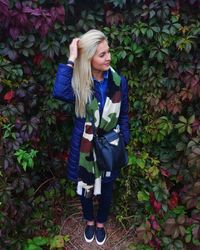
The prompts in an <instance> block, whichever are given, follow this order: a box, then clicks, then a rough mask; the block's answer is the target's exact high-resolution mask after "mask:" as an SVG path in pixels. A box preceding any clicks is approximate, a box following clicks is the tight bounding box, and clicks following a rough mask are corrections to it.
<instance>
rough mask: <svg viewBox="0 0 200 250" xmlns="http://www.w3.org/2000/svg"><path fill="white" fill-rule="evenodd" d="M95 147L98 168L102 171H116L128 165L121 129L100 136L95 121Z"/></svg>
mask: <svg viewBox="0 0 200 250" xmlns="http://www.w3.org/2000/svg"><path fill="white" fill-rule="evenodd" d="M91 122H92V126H93V133H94V137H93V145H94V150H95V154H96V161H97V165H98V168H99V169H100V170H102V171H115V170H118V169H120V168H121V167H124V166H126V165H127V164H128V153H127V150H126V147H125V143H124V138H123V135H122V134H121V133H120V131H119V129H113V130H112V131H110V132H108V133H106V134H104V135H102V136H98V134H97V130H96V128H95V125H94V121H93V119H92V120H91Z"/></svg>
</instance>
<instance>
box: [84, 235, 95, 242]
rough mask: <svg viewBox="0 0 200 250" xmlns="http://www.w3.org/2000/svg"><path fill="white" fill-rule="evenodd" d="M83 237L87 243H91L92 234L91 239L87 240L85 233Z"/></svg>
mask: <svg viewBox="0 0 200 250" xmlns="http://www.w3.org/2000/svg"><path fill="white" fill-rule="evenodd" d="M84 239H85V241H86V242H87V243H91V242H92V241H93V240H94V236H93V237H92V239H90V240H89V239H88V238H86V236H85V233H84Z"/></svg>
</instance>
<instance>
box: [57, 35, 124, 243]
mask: <svg viewBox="0 0 200 250" xmlns="http://www.w3.org/2000/svg"><path fill="white" fill-rule="evenodd" d="M69 50H70V55H69V60H68V62H67V64H66V65H64V64H60V65H59V67H58V72H57V75H56V81H55V85H54V90H53V95H54V97H55V98H58V99H60V100H63V101H67V102H75V113H76V118H75V125H74V129H73V133H72V138H71V147H70V152H69V158H68V177H69V179H71V180H73V181H75V182H77V193H78V194H79V196H80V200H81V204H82V210H83V217H84V219H85V220H86V227H85V231H84V238H85V240H86V241H87V242H92V241H93V239H94V238H95V239H96V242H97V244H98V245H103V244H104V242H105V240H106V232H105V228H104V224H105V222H106V221H107V218H108V215H109V209H110V205H111V200H112V188H113V181H114V180H115V179H116V178H117V177H118V175H119V171H113V172H102V171H99V169H98V166H97V164H96V161H95V153H94V150H93V145H92V139H93V126H95V127H96V128H97V129H98V134H99V135H101V134H103V133H105V132H108V131H110V130H112V129H114V128H115V127H116V126H117V125H119V126H120V130H121V132H122V134H123V137H124V141H125V144H128V142H129V127H128V90H127V82H126V80H125V78H123V77H120V76H119V75H118V74H117V73H116V72H115V71H114V70H113V69H112V68H111V67H110V61H111V56H110V52H109V46H108V42H107V39H106V37H105V35H104V34H103V33H102V32H101V31H98V30H90V31H88V32H87V33H85V34H83V35H82V36H81V37H80V38H75V39H73V41H72V42H71V44H70V47H69ZM93 195H99V207H98V211H97V215H96V216H94V213H93Z"/></svg>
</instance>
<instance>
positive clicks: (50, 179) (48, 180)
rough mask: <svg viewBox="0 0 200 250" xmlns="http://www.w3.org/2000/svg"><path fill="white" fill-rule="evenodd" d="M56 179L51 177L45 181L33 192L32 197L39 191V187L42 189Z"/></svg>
mask: <svg viewBox="0 0 200 250" xmlns="http://www.w3.org/2000/svg"><path fill="white" fill-rule="evenodd" d="M55 179H56V178H55V177H51V178H49V179H47V180H46V181H44V182H43V183H42V184H40V186H39V187H38V188H37V189H36V190H35V192H34V194H33V196H34V195H35V194H36V193H37V192H38V191H39V190H40V188H41V187H43V186H44V185H45V184H46V183H48V182H50V181H52V180H55Z"/></svg>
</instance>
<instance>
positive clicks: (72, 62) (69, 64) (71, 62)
mask: <svg viewBox="0 0 200 250" xmlns="http://www.w3.org/2000/svg"><path fill="white" fill-rule="evenodd" d="M67 65H68V66H70V67H72V68H73V67H74V61H72V60H68V61H67Z"/></svg>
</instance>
